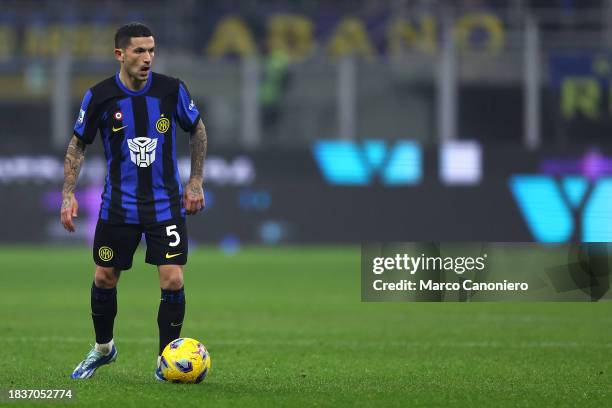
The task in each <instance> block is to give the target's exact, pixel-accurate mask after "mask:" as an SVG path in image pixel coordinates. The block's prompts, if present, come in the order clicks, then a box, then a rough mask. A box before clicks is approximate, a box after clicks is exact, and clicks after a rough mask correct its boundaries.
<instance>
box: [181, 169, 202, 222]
mask: <svg viewBox="0 0 612 408" xmlns="http://www.w3.org/2000/svg"><path fill="white" fill-rule="evenodd" d="M183 205H184V207H185V211H187V214H190V215H191V214H197V213H198V212H200V211H202V210H203V209H204V189H203V188H202V179H200V178H195V177H194V178H190V179H189V181H188V182H187V186H185V193H184V195H183Z"/></svg>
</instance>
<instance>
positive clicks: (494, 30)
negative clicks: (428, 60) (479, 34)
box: [455, 13, 505, 53]
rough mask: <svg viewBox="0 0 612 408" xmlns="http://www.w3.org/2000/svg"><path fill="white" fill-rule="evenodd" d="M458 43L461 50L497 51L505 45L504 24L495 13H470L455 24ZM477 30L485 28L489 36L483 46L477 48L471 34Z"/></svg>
mask: <svg viewBox="0 0 612 408" xmlns="http://www.w3.org/2000/svg"><path fill="white" fill-rule="evenodd" d="M455 29H456V35H457V44H458V45H459V49H460V50H461V51H488V52H491V53H497V52H499V51H501V49H502V48H503V47H504V42H505V32H504V24H503V22H502V21H501V20H500V18H499V17H497V16H496V15H494V14H490V13H470V14H466V15H464V16H462V17H460V18H459V20H457V23H456V24H455ZM476 30H485V31H486V32H487V35H488V38H487V42H486V45H485V46H484V49H483V48H477V47H475V45H474V44H471V43H470V36H471V35H472V34H473V33H474V31H476Z"/></svg>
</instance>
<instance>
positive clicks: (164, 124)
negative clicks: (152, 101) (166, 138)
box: [155, 113, 170, 133]
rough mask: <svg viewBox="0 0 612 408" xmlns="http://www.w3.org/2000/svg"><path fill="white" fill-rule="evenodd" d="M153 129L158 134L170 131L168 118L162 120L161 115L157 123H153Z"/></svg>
mask: <svg viewBox="0 0 612 408" xmlns="http://www.w3.org/2000/svg"><path fill="white" fill-rule="evenodd" d="M155 129H157V131H158V132H159V133H166V132H167V131H168V129H170V121H169V120H168V118H164V114H163V113H162V115H161V118H159V119H157V122H155Z"/></svg>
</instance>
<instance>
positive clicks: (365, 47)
mask: <svg viewBox="0 0 612 408" xmlns="http://www.w3.org/2000/svg"><path fill="white" fill-rule="evenodd" d="M327 51H328V53H329V55H331V56H333V57H343V56H346V55H358V56H362V57H366V58H371V57H372V55H373V54H374V50H373V48H372V43H371V42H370V38H369V36H368V33H367V31H366V29H365V27H364V25H363V23H362V22H361V20H359V19H357V18H354V17H347V18H345V19H343V20H342V21H341V22H340V24H339V25H338V27H337V28H336V31H335V32H334V35H333V36H332V38H331V40H330V41H329V44H328V46H327Z"/></svg>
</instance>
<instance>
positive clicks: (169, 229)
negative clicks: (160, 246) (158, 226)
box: [166, 224, 181, 247]
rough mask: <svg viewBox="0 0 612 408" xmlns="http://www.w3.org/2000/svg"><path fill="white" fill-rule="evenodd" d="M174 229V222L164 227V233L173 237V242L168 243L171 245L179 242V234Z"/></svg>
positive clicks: (173, 245)
mask: <svg viewBox="0 0 612 408" xmlns="http://www.w3.org/2000/svg"><path fill="white" fill-rule="evenodd" d="M175 229H176V224H174V225H168V226H167V227H166V235H167V236H169V237H174V238H175V240H174V242H170V244H169V245H170V246H171V247H175V246H177V245H178V244H179V243H180V242H181V236H180V235H179V233H178V232H176V231H175Z"/></svg>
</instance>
